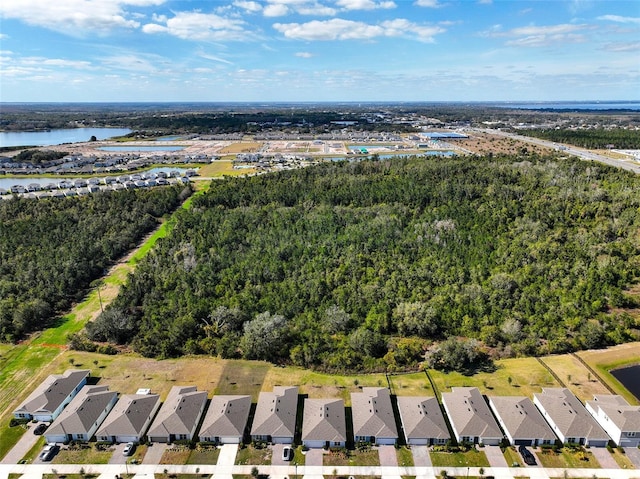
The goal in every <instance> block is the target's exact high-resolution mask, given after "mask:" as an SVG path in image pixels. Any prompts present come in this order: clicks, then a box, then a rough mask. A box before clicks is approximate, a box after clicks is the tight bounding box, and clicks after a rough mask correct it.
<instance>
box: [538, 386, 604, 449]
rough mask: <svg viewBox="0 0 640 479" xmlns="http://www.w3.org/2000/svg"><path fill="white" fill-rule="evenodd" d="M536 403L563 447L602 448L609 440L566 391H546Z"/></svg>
mask: <svg viewBox="0 0 640 479" xmlns="http://www.w3.org/2000/svg"><path fill="white" fill-rule="evenodd" d="M533 403H534V404H535V405H536V407H537V408H538V409H540V412H541V413H542V415H543V416H544V418H545V419H546V420H547V422H548V423H549V425H550V426H551V429H553V432H555V433H556V435H557V436H558V437H559V438H560V440H561V441H562V442H563V443H576V444H583V445H586V446H596V447H598V446H599V447H603V446H606V445H607V443H608V442H609V436H608V434H607V433H606V432H605V430H604V429H602V427H600V425H599V424H598V423H597V422H596V421H595V419H593V417H592V416H591V414H589V413H588V412H587V410H586V409H585V407H584V406H583V405H582V403H581V402H580V401H579V400H578V398H577V397H575V396H574V395H573V393H572V392H571V391H569V390H568V389H567V388H544V389H543V390H542V392H541V393H536V394H534V395H533Z"/></svg>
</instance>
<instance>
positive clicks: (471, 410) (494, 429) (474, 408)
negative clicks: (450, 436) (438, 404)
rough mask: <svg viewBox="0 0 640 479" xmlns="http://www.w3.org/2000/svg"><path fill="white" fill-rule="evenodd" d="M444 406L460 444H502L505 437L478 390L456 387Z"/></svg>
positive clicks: (447, 397) (444, 395)
mask: <svg viewBox="0 0 640 479" xmlns="http://www.w3.org/2000/svg"><path fill="white" fill-rule="evenodd" d="M442 404H443V405H444V409H445V411H446V413H447V416H449V420H450V421H451V427H452V428H453V433H454V435H455V437H456V440H457V441H458V442H471V443H474V444H478V443H482V444H487V445H497V444H500V441H501V440H502V438H503V437H504V436H503V434H502V431H501V430H500V427H498V423H497V422H496V420H495V419H494V417H493V415H492V414H491V411H490V410H489V406H487V403H486V402H485V400H484V398H483V397H482V394H480V391H479V390H478V388H469V387H454V388H452V389H451V392H450V393H442Z"/></svg>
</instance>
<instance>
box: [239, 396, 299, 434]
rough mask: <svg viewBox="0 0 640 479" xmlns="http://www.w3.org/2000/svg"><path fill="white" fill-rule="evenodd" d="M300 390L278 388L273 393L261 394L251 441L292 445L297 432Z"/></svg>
mask: <svg viewBox="0 0 640 479" xmlns="http://www.w3.org/2000/svg"><path fill="white" fill-rule="evenodd" d="M297 410H298V388H297V387H283V386H276V387H274V388H273V392H271V393H270V392H261V393H260V396H259V397H258V405H257V406H256V413H255V416H254V418H253V427H252V429H251V439H252V440H254V441H267V442H273V443H276V444H291V443H293V437H294V435H295V431H296V413H297Z"/></svg>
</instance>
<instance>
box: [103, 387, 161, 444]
mask: <svg viewBox="0 0 640 479" xmlns="http://www.w3.org/2000/svg"><path fill="white" fill-rule="evenodd" d="M159 407H160V396H158V395H157V394H149V393H147V392H146V391H138V393H137V394H126V395H124V396H122V397H121V398H120V400H119V401H118V402H117V403H116V405H115V407H114V408H113V409H112V410H111V412H110V413H109V415H108V416H107V418H106V419H105V420H104V422H103V423H102V425H101V426H100V428H98V431H97V432H96V439H97V440H98V441H107V442H116V443H119V442H134V443H139V442H140V441H142V438H143V437H144V434H145V432H147V429H148V427H149V424H151V420H152V419H153V417H154V416H155V415H156V412H158V408H159Z"/></svg>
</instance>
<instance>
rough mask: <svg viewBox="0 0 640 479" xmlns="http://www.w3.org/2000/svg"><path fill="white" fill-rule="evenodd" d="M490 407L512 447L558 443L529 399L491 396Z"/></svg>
mask: <svg viewBox="0 0 640 479" xmlns="http://www.w3.org/2000/svg"><path fill="white" fill-rule="evenodd" d="M489 407H490V408H491V410H492V411H493V413H494V414H495V416H496V418H497V419H498V423H499V424H500V426H501V427H502V430H503V431H504V433H505V435H506V436H507V438H508V439H509V442H510V443H511V444H512V445H514V446H519V445H525V446H539V445H541V444H554V443H555V442H556V440H557V437H556V435H555V434H554V433H553V431H552V430H551V427H550V426H549V424H547V421H545V419H544V418H543V417H542V414H541V413H540V411H538V409H536V407H535V406H534V405H533V402H531V399H529V398H528V397H524V396H491V397H489Z"/></svg>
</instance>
